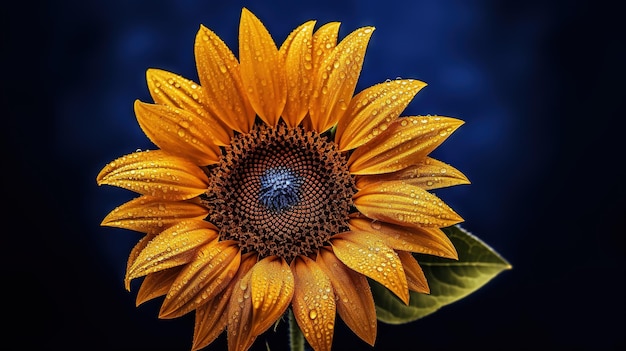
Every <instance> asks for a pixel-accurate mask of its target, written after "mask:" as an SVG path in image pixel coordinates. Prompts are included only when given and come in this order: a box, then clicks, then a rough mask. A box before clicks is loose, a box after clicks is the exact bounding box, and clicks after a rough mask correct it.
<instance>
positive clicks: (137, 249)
mask: <svg viewBox="0 0 626 351" xmlns="http://www.w3.org/2000/svg"><path fill="white" fill-rule="evenodd" d="M152 239H154V235H146V236H144V237H143V238H141V239H140V240H139V242H137V244H135V246H134V247H133V249H132V250H130V254H129V255H128V260H127V261H126V276H125V278H124V287H125V288H126V290H128V291H130V278H129V277H128V271H129V270H130V267H131V266H132V265H133V263H135V261H136V260H137V257H138V256H139V254H140V253H141V251H143V249H145V248H146V245H148V243H149V242H150V240H152Z"/></svg>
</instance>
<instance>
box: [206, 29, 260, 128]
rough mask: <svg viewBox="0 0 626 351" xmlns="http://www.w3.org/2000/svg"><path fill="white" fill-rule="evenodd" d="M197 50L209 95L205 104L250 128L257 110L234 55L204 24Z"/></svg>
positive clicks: (231, 124) (238, 125)
mask: <svg viewBox="0 0 626 351" xmlns="http://www.w3.org/2000/svg"><path fill="white" fill-rule="evenodd" d="M194 54H195V58H196V66H197V67H198V77H199V78H200V85H201V86H202V88H203V90H204V93H205V95H206V99H204V100H203V101H202V104H203V105H204V107H205V108H206V109H207V110H208V111H209V112H211V113H212V114H213V115H214V116H217V117H219V118H220V119H221V120H222V122H224V123H225V124H227V125H228V126H229V127H230V128H232V129H234V130H237V131H239V132H242V133H247V132H249V131H250V128H252V125H253V124H254V118H255V116H256V112H254V109H253V108H252V105H250V102H249V101H248V98H247V95H246V93H245V91H244V89H243V83H242V81H241V74H240V72H239V62H237V58H235V55H233V53H232V51H230V49H229V48H228V46H226V44H225V43H224V41H222V39H221V38H220V37H219V36H217V34H215V33H214V32H213V31H211V30H210V29H208V28H207V27H205V26H202V25H201V26H200V29H199V30H198V33H197V35H196V41H195V45H194Z"/></svg>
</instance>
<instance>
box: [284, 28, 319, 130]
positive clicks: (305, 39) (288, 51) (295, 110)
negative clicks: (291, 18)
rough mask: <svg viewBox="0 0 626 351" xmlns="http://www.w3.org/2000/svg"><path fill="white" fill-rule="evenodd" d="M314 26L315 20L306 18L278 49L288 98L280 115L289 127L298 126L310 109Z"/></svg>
mask: <svg viewBox="0 0 626 351" xmlns="http://www.w3.org/2000/svg"><path fill="white" fill-rule="evenodd" d="M314 26H315V21H309V22H306V23H304V24H302V25H301V26H299V27H298V28H296V29H295V30H294V31H292V32H291V34H289V36H288V37H287V39H286V40H285V42H284V43H283V45H282V46H281V47H280V50H279V52H280V55H281V56H282V57H283V58H284V61H285V69H286V71H287V76H286V77H287V78H286V82H287V102H286V103H285V109H284V110H283V119H284V120H285V122H286V123H287V125H288V126H289V127H295V126H297V125H298V124H299V123H300V122H301V121H302V119H303V118H304V116H305V115H306V114H307V112H309V108H308V107H309V95H310V94H311V85H312V77H313V62H312V61H313V58H312V56H311V55H312V51H313V27H314Z"/></svg>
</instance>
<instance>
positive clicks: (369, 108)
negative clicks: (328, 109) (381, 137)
mask: <svg viewBox="0 0 626 351" xmlns="http://www.w3.org/2000/svg"><path fill="white" fill-rule="evenodd" d="M425 86H426V83H424V82H421V81H419V80H413V79H396V80H393V81H387V82H385V83H380V84H377V85H374V86H372V87H370V88H367V89H365V90H363V91H362V92H360V93H358V94H357V95H356V96H354V98H352V100H351V101H350V104H349V105H348V110H347V111H346V113H345V114H344V115H343V117H342V118H341V120H339V123H338V124H337V132H336V134H335V140H337V143H338V144H339V149H340V150H341V151H346V150H351V149H354V148H356V147H359V146H361V145H363V144H365V143H367V142H368V141H370V140H371V139H372V138H374V137H375V136H377V135H378V134H379V133H380V132H382V131H384V130H386V129H387V127H388V126H389V123H391V122H392V121H395V120H396V119H397V118H398V116H400V113H402V111H404V109H405V108H406V106H407V105H408V104H409V102H411V100H413V97H414V96H415V94H417V92H418V91H420V90H421V89H422V88H423V87H425Z"/></svg>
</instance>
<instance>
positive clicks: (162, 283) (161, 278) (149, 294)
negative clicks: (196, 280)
mask: <svg viewBox="0 0 626 351" xmlns="http://www.w3.org/2000/svg"><path fill="white" fill-rule="evenodd" d="M181 269H182V267H181V266H178V267H172V268H169V269H166V270H163V271H159V272H154V273H150V274H148V275H146V277H145V278H143V282H141V286H140V287H139V291H138V292H137V300H136V302H135V305H136V306H139V305H141V304H142V303H144V302H146V301H149V300H152V299H154V298H157V297H159V296H163V295H165V294H167V292H168V290H170V287H171V286H172V283H174V281H175V280H176V277H177V276H178V274H179V273H180V271H181Z"/></svg>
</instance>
